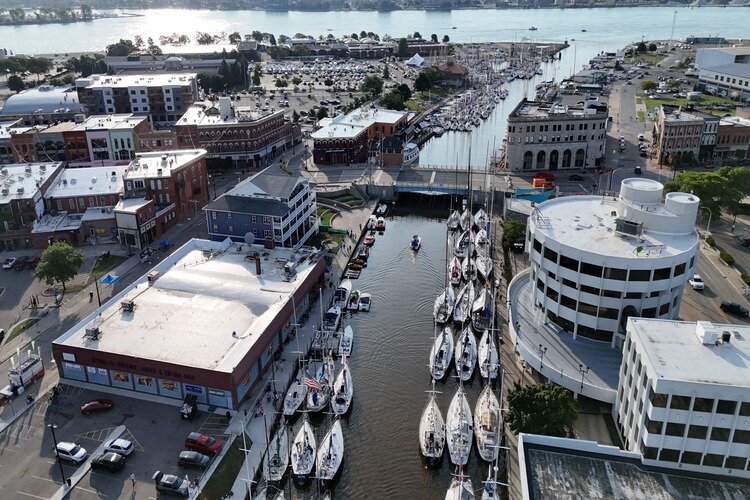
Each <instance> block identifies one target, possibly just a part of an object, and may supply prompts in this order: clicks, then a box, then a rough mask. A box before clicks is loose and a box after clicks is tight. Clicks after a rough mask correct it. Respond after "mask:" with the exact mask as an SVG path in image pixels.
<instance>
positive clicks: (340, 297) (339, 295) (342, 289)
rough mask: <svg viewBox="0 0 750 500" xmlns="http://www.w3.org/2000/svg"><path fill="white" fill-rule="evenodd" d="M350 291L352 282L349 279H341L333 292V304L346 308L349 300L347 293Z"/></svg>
mask: <svg viewBox="0 0 750 500" xmlns="http://www.w3.org/2000/svg"><path fill="white" fill-rule="evenodd" d="M350 293H352V282H351V281H349V280H343V281H342V282H341V283H339V286H338V288H336V291H335V292H334V293H333V305H334V306H338V307H341V308H346V305H347V303H348V302H349V294H350Z"/></svg>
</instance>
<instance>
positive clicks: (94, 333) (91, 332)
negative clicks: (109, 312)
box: [86, 326, 100, 340]
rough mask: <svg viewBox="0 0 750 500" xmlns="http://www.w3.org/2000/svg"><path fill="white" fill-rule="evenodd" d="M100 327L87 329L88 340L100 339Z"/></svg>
mask: <svg viewBox="0 0 750 500" xmlns="http://www.w3.org/2000/svg"><path fill="white" fill-rule="evenodd" d="M99 333H100V332H99V327H96V326H94V327H91V328H86V338H89V339H91V340H98V339H99Z"/></svg>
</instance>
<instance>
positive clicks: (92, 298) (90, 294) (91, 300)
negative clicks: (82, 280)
mask: <svg viewBox="0 0 750 500" xmlns="http://www.w3.org/2000/svg"><path fill="white" fill-rule="evenodd" d="M93 301H94V292H93V291H91V292H89V302H93Z"/></svg>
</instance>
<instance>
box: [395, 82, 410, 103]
mask: <svg viewBox="0 0 750 500" xmlns="http://www.w3.org/2000/svg"><path fill="white" fill-rule="evenodd" d="M396 92H398V93H399V94H400V95H401V98H402V99H403V100H404V102H406V101H408V100H409V99H411V89H410V88H409V86H408V85H407V84H405V83H401V84H399V85H398V86H397V87H396Z"/></svg>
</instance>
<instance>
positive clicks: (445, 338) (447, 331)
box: [430, 326, 454, 380]
mask: <svg viewBox="0 0 750 500" xmlns="http://www.w3.org/2000/svg"><path fill="white" fill-rule="evenodd" d="M453 347H454V346H453V330H451V328H450V327H449V326H446V327H445V328H443V329H442V331H441V332H440V335H438V336H437V337H435V340H434V341H433V343H432V349H431V350H430V375H432V378H433V379H434V380H440V379H442V378H443V377H445V374H446V373H448V368H449V367H450V365H451V359H453Z"/></svg>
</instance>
